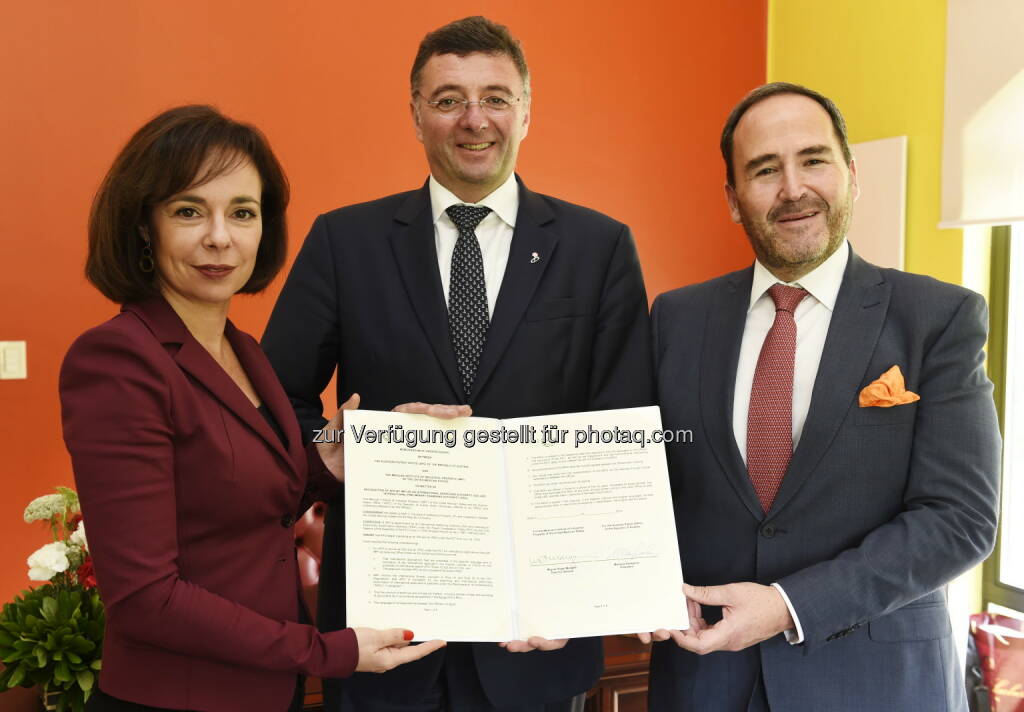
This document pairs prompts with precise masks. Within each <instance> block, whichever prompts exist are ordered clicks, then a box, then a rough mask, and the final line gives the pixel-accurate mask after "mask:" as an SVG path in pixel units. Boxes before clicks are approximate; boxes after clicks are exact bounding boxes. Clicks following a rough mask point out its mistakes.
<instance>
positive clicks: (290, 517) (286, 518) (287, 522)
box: [281, 514, 295, 529]
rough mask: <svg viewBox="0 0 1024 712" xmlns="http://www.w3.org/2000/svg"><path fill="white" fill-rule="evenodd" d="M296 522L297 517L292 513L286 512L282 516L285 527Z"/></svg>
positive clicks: (282, 524) (282, 523)
mask: <svg viewBox="0 0 1024 712" xmlns="http://www.w3.org/2000/svg"><path fill="white" fill-rule="evenodd" d="M294 524H295V517H294V516H293V515H291V514H285V515H284V516H283V517H281V526H282V527H284V528H285V529H288V528H290V527H292V526H293V525H294Z"/></svg>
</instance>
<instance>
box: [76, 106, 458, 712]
mask: <svg viewBox="0 0 1024 712" xmlns="http://www.w3.org/2000/svg"><path fill="white" fill-rule="evenodd" d="M287 203H288V185H287V182H286V180H285V177H284V175H283V173H282V171H281V168H280V166H279V164H278V162H277V160H276V159H275V158H274V155H273V154H272V153H271V151H270V148H269V146H268V145H267V143H266V141H265V139H264V138H263V136H262V134H260V132H259V131H258V130H256V129H254V128H252V127H250V126H247V125H244V124H239V123H237V122H235V121H232V120H230V119H228V118H226V117H224V116H222V115H221V114H219V113H218V112H217V111H216V110H214V109H212V108H210V107H203V106H186V107H180V108H177V109H172V110H170V111H167V112H165V113H163V114H161V115H159V116H157V117H156V118H154V119H153V120H152V121H150V122H149V123H147V124H146V125H145V126H143V127H142V128H141V129H140V130H139V131H138V132H137V133H136V134H135V135H134V136H133V137H132V139H131V140H130V141H129V142H128V144H127V146H125V148H124V149H123V150H122V151H121V154H120V155H119V156H118V158H117V160H116V161H115V162H114V165H113V166H112V168H111V169H110V172H109V173H108V174H107V177H106V179H105V180H104V182H103V185H102V186H101V187H100V190H99V192H98V194H97V196H96V199H95V202H94V204H93V211H92V215H91V217H90V222H89V256H88V261H87V264H86V276H87V277H88V278H89V280H90V281H91V282H92V283H93V284H94V285H95V286H96V287H97V288H98V289H99V290H100V291H101V292H102V293H103V294H104V295H106V296H107V297H109V298H110V299H112V300H114V301H115V302H118V303H120V304H122V305H123V306H122V309H121V313H120V314H119V315H117V316H115V317H114V318H113V319H111V320H110V321H108V322H106V323H104V324H101V325H100V326H98V327H96V328H94V329H91V330H89V331H87V332H86V333H85V334H83V335H82V336H81V337H79V338H78V340H77V341H76V342H75V343H74V344H73V345H72V347H71V349H70V351H69V352H68V354H67V357H66V358H65V360H64V365H63V367H62V369H61V376H60V394H61V403H62V407H63V421H64V439H65V442H66V443H67V447H68V450H69V451H70V453H71V457H72V462H73V465H74V471H75V481H76V483H77V485H78V490H79V494H80V496H81V501H82V509H83V513H84V516H85V519H86V521H88V523H89V545H90V549H91V552H92V555H93V558H94V561H95V565H96V574H97V578H98V580H99V586H100V591H101V593H102V595H103V601H104V603H105V604H106V609H107V629H106V637H105V641H104V646H103V670H102V672H101V674H100V682H99V686H100V688H101V692H97V693H96V694H94V695H93V696H92V698H90V700H89V703H88V709H89V710H90V712H93V711H95V710H146V709H152V708H159V709H176V710H209V711H213V712H221V711H225V712H226V711H234V710H239V711H241V710H246V711H248V710H267V711H268V712H270V711H273V712H280V711H282V710H285V709H288V708H289V705H294V704H296V703H297V702H301V684H299V685H298V686H297V681H299V680H301V677H300V676H302V675H315V676H318V677H346V676H348V675H350V674H352V672H353V671H354V670H357V669H358V670H369V671H377V672H380V671H383V670H386V669H389V668H391V667H394V666H395V665H398V664H401V663H403V662H408V661H411V660H414V659H417V658H420V657H423V656H424V655H426V654H428V653H430V652H433V651H434V650H436V649H437V648H438V647H440V646H441V645H442V643H441V642H440V641H434V642H432V643H427V644H423V645H419V646H414V647H406V646H407V643H406V642H405V640H407V639H409V638H411V637H412V636H411V634H409V633H408V632H407V631H406V632H404V633H403V631H402V630H401V629H395V630H391V631H377V630H372V629H355V630H352V629H346V630H341V631H335V632H329V633H320V632H318V631H317V630H316V628H314V627H313V626H311V625H306V624H303V623H300V622H299V621H300V618H301V619H306V616H305V611H304V610H303V607H302V604H301V602H300V601H301V596H300V587H299V582H298V569H297V566H296V560H295V551H294V540H293V535H292V524H293V523H294V522H295V519H296V517H297V516H299V515H300V514H301V513H302V511H303V510H304V509H305V508H306V507H307V506H308V505H309V504H310V503H311V502H312V501H314V500H315V499H320V498H326V497H328V496H329V495H330V493H331V492H332V491H333V490H334V489H336V488H337V487H338V486H339V484H338V482H339V480H340V479H341V475H342V453H341V448H340V447H337V446H334V447H332V446H328V445H320V446H316V447H313V446H310V447H308V448H305V447H303V445H302V440H301V437H300V434H299V427H298V423H297V422H296V420H295V416H294V414H293V411H292V408H291V405H290V404H289V402H288V399H287V397H286V396H285V393H284V391H283V390H282V388H281V386H280V384H279V383H278V381H277V379H276V378H275V376H274V373H273V371H272V370H271V368H270V365H269V363H268V362H267V360H266V358H264V356H263V353H262V352H261V351H260V348H259V346H258V344H257V343H256V341H255V340H253V339H252V337H250V336H248V335H247V334H244V333H242V332H240V331H239V330H238V329H236V328H235V327H234V326H233V325H232V324H231V322H230V321H228V319H227V314H228V307H229V304H230V302H231V297H232V296H233V295H234V294H235V293H236V292H247V293H251V292H259V291H260V290H262V289H263V288H264V287H266V285H267V284H268V283H269V282H270V281H271V280H272V279H273V277H274V275H275V274H276V273H277V271H278V270H279V269H280V267H281V265H282V264H283V262H284V259H285V251H286V243H285V217H284V212H285V207H286V206H287ZM357 404H358V398H357V397H353V401H352V402H350V403H347V404H346V406H345V407H355V406H356V405H357ZM340 423H341V412H340V411H339V413H338V415H336V416H335V419H334V421H332V424H331V425H332V426H333V427H341V425H340ZM317 448H320V449H317ZM331 473H335V475H332V474H331ZM336 477H337V479H336Z"/></svg>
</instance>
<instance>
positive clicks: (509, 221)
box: [428, 173, 519, 228]
mask: <svg viewBox="0 0 1024 712" xmlns="http://www.w3.org/2000/svg"><path fill="white" fill-rule="evenodd" d="M428 185H429V188H430V207H431V208H432V210H433V213H434V223H435V224H436V223H437V221H438V220H440V219H441V216H442V215H444V214H445V212H444V211H445V210H447V209H448V208H450V207H451V206H453V205H481V206H483V207H486V208H490V209H491V210H493V211H494V213H495V214H496V215H497V216H498V217H499V218H501V220H502V222H504V223H505V224H506V225H508V226H509V227H513V228H514V227H515V226H516V213H518V212H519V185H518V184H517V183H516V176H515V173H511V174H509V177H508V178H507V179H505V182H504V183H502V184H501V185H499V186H498V187H497V188H495V189H494V190H493V191H491V193H490V194H489V195H487V196H486V197H485V198H484V199H483V200H481V201H480V202H479V203H467V202H466V201H464V200H459V198H458V196H456V195H455V193H453V192H451V191H450V190H448V189H447V188H445V187H444V186H443V185H441V184H440V183H439V182H438V181H437V179H436V178H434V176H430V180H429V181H428Z"/></svg>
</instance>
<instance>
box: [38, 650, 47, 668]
mask: <svg viewBox="0 0 1024 712" xmlns="http://www.w3.org/2000/svg"><path fill="white" fill-rule="evenodd" d="M35 652H36V662H38V663H39V667H41V668H44V667H46V648H44V647H43V646H41V645H40V646H37V647H36V651H35Z"/></svg>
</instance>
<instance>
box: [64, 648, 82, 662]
mask: <svg viewBox="0 0 1024 712" xmlns="http://www.w3.org/2000/svg"><path fill="white" fill-rule="evenodd" d="M64 654H65V655H67V656H68V660H69V661H70V662H71V663H72V664H74V665H78V664H79V663H81V662H82V656H81V655H79V654H78V653H75V652H72V651H70V650H67V651H65V653H64Z"/></svg>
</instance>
